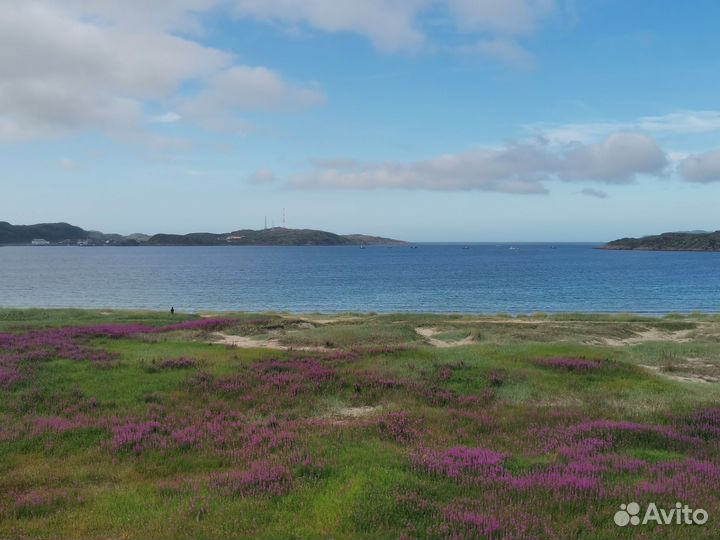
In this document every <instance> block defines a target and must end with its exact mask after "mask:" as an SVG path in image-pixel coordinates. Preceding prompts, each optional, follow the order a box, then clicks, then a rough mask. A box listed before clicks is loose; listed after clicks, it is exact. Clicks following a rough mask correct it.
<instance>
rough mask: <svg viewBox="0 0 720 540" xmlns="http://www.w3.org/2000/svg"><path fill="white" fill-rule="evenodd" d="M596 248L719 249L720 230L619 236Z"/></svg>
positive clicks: (654, 249)
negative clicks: (628, 236) (636, 236)
mask: <svg viewBox="0 0 720 540" xmlns="http://www.w3.org/2000/svg"><path fill="white" fill-rule="evenodd" d="M597 249H607V250H636V251H720V231H715V232H708V231H681V232H667V233H662V234H656V235H653V236H643V237H642V238H620V239H619V240H613V241H612V242H608V243H607V244H605V245H604V246H599V247H598V248H597Z"/></svg>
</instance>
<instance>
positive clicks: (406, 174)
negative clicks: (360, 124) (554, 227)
mask: <svg viewBox="0 0 720 540" xmlns="http://www.w3.org/2000/svg"><path fill="white" fill-rule="evenodd" d="M667 165H668V160H667V157H666V155H665V152H664V151H663V150H662V149H661V148H660V147H659V146H658V145H657V143H656V142H655V140H654V139H652V138H651V137H649V136H647V135H643V134H639V133H624V132H620V133H614V134H612V135H610V136H609V137H607V138H606V139H605V140H604V141H602V142H599V143H594V144H574V145H570V146H564V147H561V148H556V147H552V146H549V145H547V144H545V143H544V142H542V141H536V142H531V143H518V144H512V145H508V146H505V147H503V148H476V149H472V150H468V151H466V152H461V153H458V154H447V155H443V156H440V157H437V158H434V159H429V160H424V161H416V162H392V161H389V162H379V163H372V162H370V163H367V162H358V161H353V160H333V161H317V162H316V163H315V166H314V170H313V171H311V172H310V173H307V174H303V175H299V176H297V177H295V178H294V179H293V180H292V181H291V185H292V186H293V187H296V188H332V189H360V190H370V189H381V188H392V189H425V190H435V191H462V190H479V191H494V192H500V193H513V194H542V193H547V188H546V187H545V182H546V181H549V180H562V181H566V182H583V181H592V182H599V183H604V184H627V183H630V182H633V181H634V180H635V178H636V177H637V176H638V175H659V174H661V173H662V172H663V170H664V169H665V168H666V167H667Z"/></svg>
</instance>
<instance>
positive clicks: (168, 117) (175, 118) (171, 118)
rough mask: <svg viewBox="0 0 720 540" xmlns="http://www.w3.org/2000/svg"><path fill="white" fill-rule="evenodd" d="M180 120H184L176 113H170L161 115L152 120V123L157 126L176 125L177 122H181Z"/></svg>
mask: <svg viewBox="0 0 720 540" xmlns="http://www.w3.org/2000/svg"><path fill="white" fill-rule="evenodd" d="M180 120H182V116H180V115H179V114H178V113H176V112H175V111H168V112H166V113H163V114H159V115H157V116H153V117H152V118H150V121H151V122H155V123H156V124H174V123H175V122H179V121H180Z"/></svg>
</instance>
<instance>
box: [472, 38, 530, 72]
mask: <svg viewBox="0 0 720 540" xmlns="http://www.w3.org/2000/svg"><path fill="white" fill-rule="evenodd" d="M458 51H459V52H461V53H465V54H475V55H478V56H482V57H484V58H488V59H490V60H496V61H499V62H502V63H503V64H507V65H510V66H513V67H516V68H519V69H529V68H531V67H533V65H534V61H533V57H532V55H531V54H530V53H529V52H528V51H527V50H526V49H525V48H524V47H522V46H521V45H519V44H518V43H517V42H515V41H512V40H509V39H503V38H495V39H488V40H481V41H478V42H476V43H474V44H473V45H463V46H461V47H459V48H458Z"/></svg>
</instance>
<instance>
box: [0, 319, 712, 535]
mask: <svg viewBox="0 0 720 540" xmlns="http://www.w3.org/2000/svg"><path fill="white" fill-rule="evenodd" d="M719 381H720V317H716V316H708V315H687V316H682V315H673V316H667V317H663V318H652V317H640V316H633V315H615V316H602V315H583V314H564V315H543V314H537V315H534V316H527V317H508V316H503V315H497V316H451V315H374V314H345V315H339V316H332V317H331V316H326V315H319V314H315V315H307V316H296V315H293V316H290V315H283V314H217V315H207V316H203V317H199V316H195V315H183V314H176V315H175V316H170V315H169V314H164V313H163V314H161V313H147V312H123V311H103V312H98V311H83V310H0V537H3V538H4V537H12V538H108V537H112V538H687V539H691V538H692V539H696V538H707V539H714V538H718V537H720V488H719V486H720V382H719ZM632 501H636V502H638V503H640V505H641V506H642V507H643V509H644V508H645V507H646V506H647V505H648V504H649V503H651V502H655V503H656V504H657V505H658V507H662V508H665V509H673V508H675V503H676V502H681V503H682V504H687V505H689V506H690V507H692V508H694V509H697V508H702V509H704V510H705V511H706V512H707V514H708V516H709V519H708V521H707V523H705V524H704V525H698V524H694V525H686V524H677V523H673V524H670V525H664V524H663V525H658V524H656V523H648V524H645V525H638V526H633V525H629V526H626V527H619V526H617V525H616V524H615V522H614V520H613V516H614V515H615V513H616V512H617V511H618V510H619V509H620V505H621V504H627V503H630V502H632ZM641 517H642V516H641Z"/></svg>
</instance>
